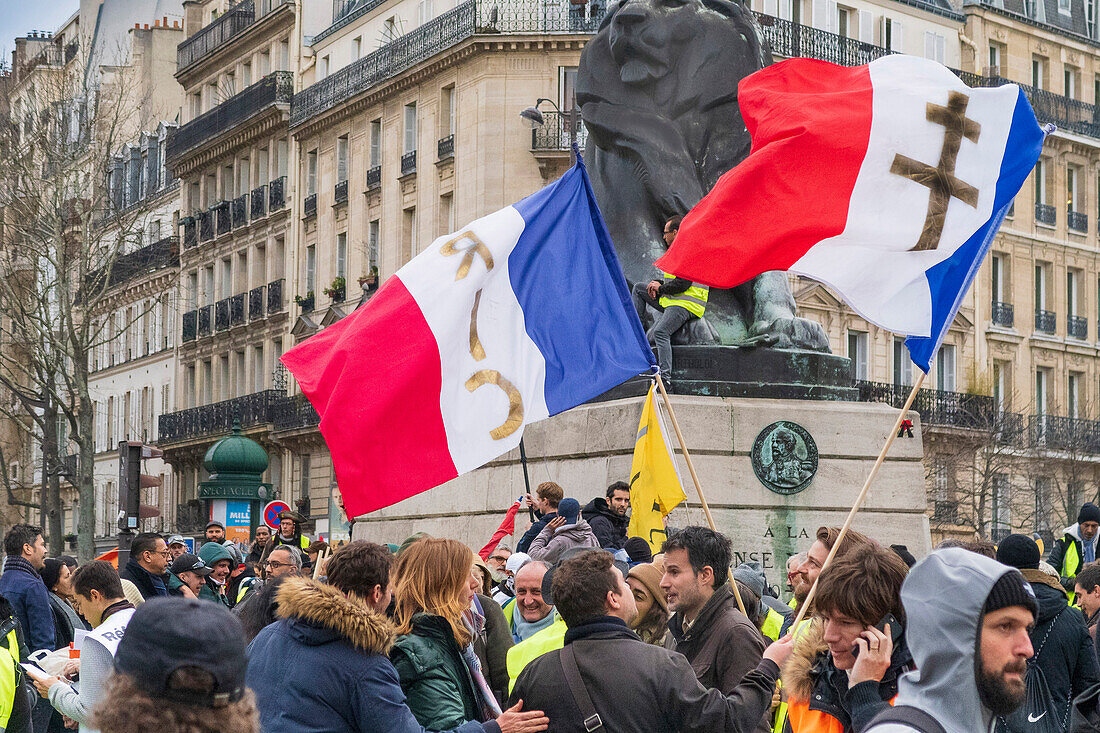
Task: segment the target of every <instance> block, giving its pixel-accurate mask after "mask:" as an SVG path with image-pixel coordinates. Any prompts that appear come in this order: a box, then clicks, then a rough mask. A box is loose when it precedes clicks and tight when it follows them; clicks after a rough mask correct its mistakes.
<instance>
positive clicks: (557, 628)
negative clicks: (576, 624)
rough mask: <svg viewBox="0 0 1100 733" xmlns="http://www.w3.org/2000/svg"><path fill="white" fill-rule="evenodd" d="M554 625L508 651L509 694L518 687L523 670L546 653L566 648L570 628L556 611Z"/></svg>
mask: <svg viewBox="0 0 1100 733" xmlns="http://www.w3.org/2000/svg"><path fill="white" fill-rule="evenodd" d="M553 613H554V623H552V624H550V625H549V626H547V627H546V628H545V629H543V630H542V631H540V632H538V633H537V634H535V635H534V636H532V637H531V638H529V639H527V640H526V641H521V642H520V643H518V644H516V645H515V646H514V647H512V648H511V649H509V650H508V694H509V695H511V694H512V688H513V687H515V686H516V679H517V678H518V677H519V673H520V672H522V671H523V668H524V667H526V666H527V665H528V664H530V663H531V662H533V661H534V660H536V659H538V658H539V657H541V656H542V655H543V654H545V653H546V652H552V651H554V650H555V649H561V648H562V647H564V646H565V632H566V631H568V630H569V627H568V626H566V625H565V621H564V620H563V619H562V617H561V616H559V615H558V612H557V611H554V612H553Z"/></svg>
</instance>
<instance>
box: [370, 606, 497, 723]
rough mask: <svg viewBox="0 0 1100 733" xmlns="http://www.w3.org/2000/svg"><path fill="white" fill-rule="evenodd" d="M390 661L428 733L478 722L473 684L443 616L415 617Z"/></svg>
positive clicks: (417, 615) (421, 615)
mask: <svg viewBox="0 0 1100 733" xmlns="http://www.w3.org/2000/svg"><path fill="white" fill-rule="evenodd" d="M390 660H391V661H393V666H394V667H396V668H397V674H398V676H399V677H400V678H401V689H402V690H404V692H405V697H406V698H407V702H408V705H409V708H410V709H411V710H412V712H413V715H415V716H416V720H417V722H419V723H420V725H422V726H424V727H425V728H427V729H428V730H449V729H451V728H457V727H458V726H460V725H462V724H463V723H464V722H467V721H471V720H473V721H480V720H481V714H480V713H479V710H478V702H477V696H476V695H475V693H474V683H473V680H472V678H471V677H470V672H469V670H468V669H467V668H466V663H465V662H464V661H463V660H462V653H461V651H460V650H459V648H458V642H456V641H455V638H454V634H452V633H451V627H450V625H449V624H448V623H447V621H446V620H445V619H444V618H443V617H442V616H434V615H431V614H427V613H418V614H416V615H415V616H413V631H412V633H411V634H403V635H401V636H398V637H397V639H396V641H395V642H394V645H393V649H392V650H391V651H390Z"/></svg>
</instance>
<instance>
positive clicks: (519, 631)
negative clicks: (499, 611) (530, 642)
mask: <svg viewBox="0 0 1100 733" xmlns="http://www.w3.org/2000/svg"><path fill="white" fill-rule="evenodd" d="M553 623H554V612H553V610H551V611H550V613H548V614H546V617H545V618H543V619H540V620H538V621H527V620H526V619H524V618H523V614H522V613H520V611H519V601H518V600H516V601H514V602H513V603H512V641H514V642H515V643H516V644H518V643H520V642H521V641H524V640H526V639H530V638H531V637H532V636H534V635H535V634H537V633H538V632H540V631H542V630H543V629H545V628H548V627H549V626H550V625H551V624H553Z"/></svg>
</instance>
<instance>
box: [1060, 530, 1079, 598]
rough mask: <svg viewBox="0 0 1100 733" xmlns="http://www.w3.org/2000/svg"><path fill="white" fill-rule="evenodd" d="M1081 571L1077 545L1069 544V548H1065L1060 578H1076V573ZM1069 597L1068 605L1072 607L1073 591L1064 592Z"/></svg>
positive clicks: (1074, 543)
mask: <svg viewBox="0 0 1100 733" xmlns="http://www.w3.org/2000/svg"><path fill="white" fill-rule="evenodd" d="M1080 569H1081V556H1080V555H1078V554H1077V543H1076V542H1070V543H1069V547H1067V548H1066V557H1065V559H1064V560H1063V561H1062V569H1061V571H1060V572H1061V573H1062V577H1063V578H1076V577H1077V571H1078V570H1080ZM1066 594H1067V595H1068V596H1069V605H1071V606H1072V605H1073V599H1074V597H1075V596H1076V595H1077V594H1076V593H1074V592H1073V591H1066Z"/></svg>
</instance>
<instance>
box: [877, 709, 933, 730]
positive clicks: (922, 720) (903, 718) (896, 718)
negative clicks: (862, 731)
mask: <svg viewBox="0 0 1100 733" xmlns="http://www.w3.org/2000/svg"><path fill="white" fill-rule="evenodd" d="M879 723H900V724H901V725H907V726H909V727H910V728H912V729H914V730H917V731H920V733H947V731H945V730H944V729H943V726H942V725H940V722H939V721H938V720H936V719H935V718H933V717H932V716H931V715H929V714H928V713H926V712H924V711H923V710H921V709H920V708H915V707H913V706H911V705H895V706H893V707H892V708H887V709H886V710H883V711H882V712H881V713H879V714H878V715H876V716H875V718H874V720H872V721H871V722H870V723H869V724H868V725H867V729H871V728H873V727H875V726H876V725H878V724H879Z"/></svg>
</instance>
